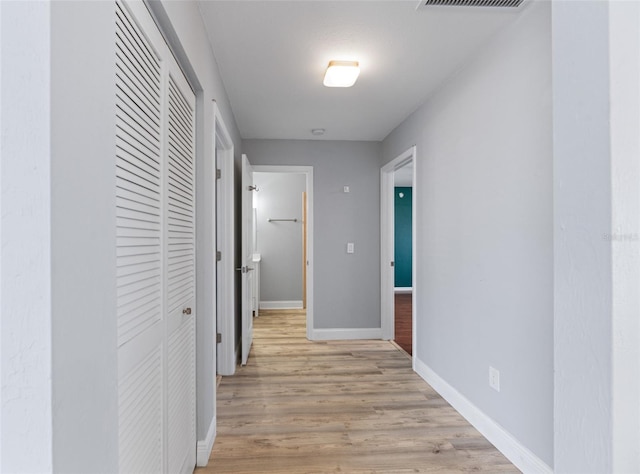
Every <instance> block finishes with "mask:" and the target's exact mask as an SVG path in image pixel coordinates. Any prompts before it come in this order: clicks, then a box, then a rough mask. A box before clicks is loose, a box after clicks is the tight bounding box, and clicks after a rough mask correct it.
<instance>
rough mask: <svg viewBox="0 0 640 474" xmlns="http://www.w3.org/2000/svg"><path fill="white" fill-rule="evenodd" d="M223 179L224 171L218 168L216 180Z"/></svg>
mask: <svg viewBox="0 0 640 474" xmlns="http://www.w3.org/2000/svg"><path fill="white" fill-rule="evenodd" d="M220 178H222V170H221V169H220V168H216V179H220Z"/></svg>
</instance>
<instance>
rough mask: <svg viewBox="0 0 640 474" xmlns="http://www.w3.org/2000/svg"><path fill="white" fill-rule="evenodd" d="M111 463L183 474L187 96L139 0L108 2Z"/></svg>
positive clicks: (190, 417) (191, 227) (188, 442)
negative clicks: (113, 290) (115, 425)
mask: <svg viewBox="0 0 640 474" xmlns="http://www.w3.org/2000/svg"><path fill="white" fill-rule="evenodd" d="M114 8H115V9H116V24H115V28H116V30H115V36H114V40H115V48H116V71H115V73H114V74H115V77H116V109H115V111H116V169H115V175H116V181H115V185H116V226H117V269H116V271H117V295H118V313H117V327H118V397H119V400H118V410H119V411H118V417H119V470H120V472H122V473H163V472H164V473H172V474H173V473H187V472H188V473H191V472H193V468H194V466H195V456H196V432H195V429H196V425H195V423H196V421H195V314H196V313H195V310H196V308H195V201H194V199H195V189H194V165H195V96H194V93H193V91H192V90H191V89H190V87H189V84H188V83H187V81H186V79H185V77H184V75H183V73H182V71H181V70H180V68H179V66H178V64H177V63H176V61H175V59H174V58H173V56H172V54H171V52H170V51H169V49H168V47H167V45H166V43H165V41H164V39H163V37H162V35H161V33H160V31H159V30H158V28H157V27H156V25H155V24H154V22H153V19H152V17H151V15H150V14H149V12H148V11H147V9H146V7H145V5H144V3H143V2H121V1H118V2H115V3H114Z"/></svg>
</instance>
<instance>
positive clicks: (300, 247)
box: [253, 165, 313, 338]
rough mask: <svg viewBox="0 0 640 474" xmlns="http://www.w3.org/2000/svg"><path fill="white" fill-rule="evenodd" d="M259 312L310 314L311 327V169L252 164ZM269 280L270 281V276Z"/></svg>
mask: <svg viewBox="0 0 640 474" xmlns="http://www.w3.org/2000/svg"><path fill="white" fill-rule="evenodd" d="M253 170H254V181H255V183H256V184H257V186H258V187H259V189H260V192H259V193H258V198H257V201H256V203H255V214H256V217H255V220H256V224H257V225H256V235H255V242H256V244H257V245H256V249H257V252H258V253H259V254H260V262H261V263H260V273H261V276H260V281H261V283H260V294H259V295H257V296H258V301H259V309H261V310H262V309H278V310H282V309H303V308H304V309H306V326H307V327H306V333H307V338H310V334H311V330H312V328H313V168H312V167H310V166H277V165H273V166H265V165H262V166H260V165H254V166H253ZM270 275H271V276H270Z"/></svg>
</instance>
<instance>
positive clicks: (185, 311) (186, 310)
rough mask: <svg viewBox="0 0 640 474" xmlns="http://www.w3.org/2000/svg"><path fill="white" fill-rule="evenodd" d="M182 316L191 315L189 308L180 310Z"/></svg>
mask: <svg viewBox="0 0 640 474" xmlns="http://www.w3.org/2000/svg"><path fill="white" fill-rule="evenodd" d="M182 314H186V315H189V314H191V308H185V309H183V310H182Z"/></svg>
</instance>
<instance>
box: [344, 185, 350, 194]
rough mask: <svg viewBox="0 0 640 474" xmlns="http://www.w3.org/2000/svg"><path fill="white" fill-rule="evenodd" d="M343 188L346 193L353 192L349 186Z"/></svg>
mask: <svg viewBox="0 0 640 474" xmlns="http://www.w3.org/2000/svg"><path fill="white" fill-rule="evenodd" d="M342 190H343V191H344V192H345V193H348V192H351V190H350V189H349V186H344V187H343V188H342Z"/></svg>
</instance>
